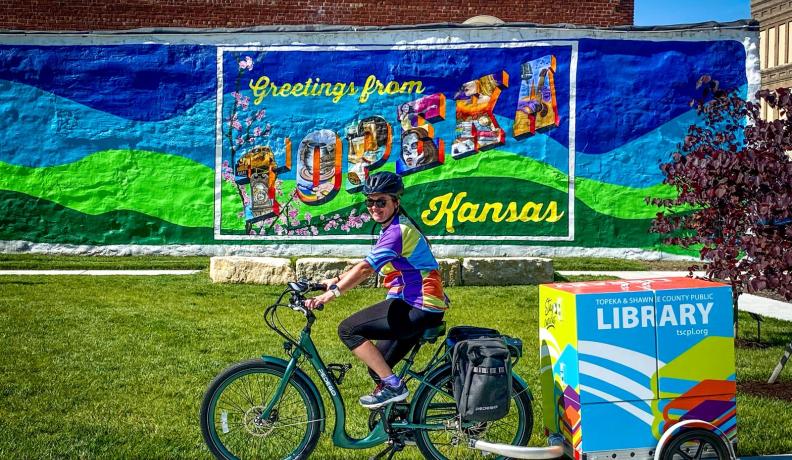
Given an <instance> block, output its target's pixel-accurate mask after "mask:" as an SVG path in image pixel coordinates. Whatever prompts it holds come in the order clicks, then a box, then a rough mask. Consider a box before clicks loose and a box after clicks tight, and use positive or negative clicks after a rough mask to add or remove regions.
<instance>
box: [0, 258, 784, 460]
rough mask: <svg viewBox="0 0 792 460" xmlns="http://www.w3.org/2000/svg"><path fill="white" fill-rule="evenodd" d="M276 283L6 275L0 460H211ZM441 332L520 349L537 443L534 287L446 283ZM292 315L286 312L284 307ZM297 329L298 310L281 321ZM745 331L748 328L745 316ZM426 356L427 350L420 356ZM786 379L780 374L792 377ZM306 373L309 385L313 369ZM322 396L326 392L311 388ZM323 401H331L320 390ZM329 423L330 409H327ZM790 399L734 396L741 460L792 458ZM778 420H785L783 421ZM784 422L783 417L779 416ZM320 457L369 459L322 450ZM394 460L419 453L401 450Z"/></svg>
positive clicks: (765, 330) (323, 446)
mask: <svg viewBox="0 0 792 460" xmlns="http://www.w3.org/2000/svg"><path fill="white" fill-rule="evenodd" d="M279 290H280V289H279V288H278V287H272V286H252V285H214V284H212V283H211V282H210V281H209V279H208V275H207V273H206V272H202V273H199V274H196V275H191V276H158V277H85V276H50V277H43V276H42V277H36V276H25V277H21V276H20V277H17V276H3V277H0V343H2V344H3V348H2V354H0V376H2V377H0V433H2V435H1V436H0V458H52V457H57V458H75V457H78V458H208V457H209V453H208V450H207V449H206V447H205V446H204V444H203V440H202V438H201V435H200V430H199V424H198V411H199V406H200V402H201V398H202V395H203V391H204V389H205V387H206V386H207V384H208V383H209V382H210V381H211V379H212V378H213V377H214V375H216V374H217V373H218V372H220V371H221V370H222V369H223V368H224V367H226V366H227V365H229V364H231V363H233V362H237V361H241V360H245V359H248V358H251V357H255V356H259V355H261V354H273V355H281V354H282V347H281V340H279V339H278V338H277V336H275V334H274V333H271V332H270V331H269V330H268V329H266V327H265V326H264V324H263V321H262V319H261V314H262V312H263V306H264V305H267V304H269V303H271V302H273V301H274V300H275V295H276V294H277V293H278V292H279ZM448 291H449V295H450V296H451V297H452V298H453V299H454V305H453V308H452V309H451V310H450V311H449V313H448V314H447V316H446V320H447V323H448V324H449V325H458V324H475V325H479V326H488V327H495V328H497V329H499V330H501V331H502V332H504V333H506V334H509V335H514V336H519V337H521V338H522V339H523V340H524V343H525V350H526V356H525V357H524V358H523V360H522V361H521V362H520V364H519V365H518V367H517V372H518V373H520V374H521V375H522V376H523V377H524V378H525V379H526V380H527V381H528V384H529V385H530V387H531V389H532V390H533V392H534V395H535V398H536V399H535V404H534V410H535V414H536V420H535V421H536V425H535V428H534V435H533V438H532V443H533V444H534V445H544V438H543V435H542V434H541V432H542V429H541V422H540V420H541V418H540V417H541V403H540V401H541V398H540V388H539V381H538V376H537V368H538V357H537V348H538V346H537V345H536V344H537V343H538V337H537V321H538V308H537V303H538V289H537V288H536V287H535V286H514V287H460V288H449V289H448ZM382 295H383V293H382V291H381V290H378V289H357V290H354V291H353V292H351V293H349V294H347V295H345V296H344V297H342V298H341V299H339V300H338V301H336V302H335V303H333V304H331V305H329V306H328V308H326V309H325V311H323V312H319V313H318V316H319V320H318V321H317V324H316V325H315V327H314V338H315V341H316V342H317V345H318V347H319V349H320V350H321V352H322V353H323V358H324V360H325V362H354V361H353V357H352V355H351V353H350V352H348V351H347V350H346V349H345V348H344V347H343V346H342V344H341V343H340V341H339V339H338V338H337V336H336V326H337V324H338V322H339V321H340V320H341V319H343V318H344V317H346V316H347V315H349V314H350V313H351V312H353V311H355V310H356V309H357V308H359V306H362V305H367V304H370V303H373V302H375V301H377V300H379V299H380V298H381V297H382ZM284 313H289V312H284ZM282 318H283V319H284V320H285V323H286V325H287V326H289V327H290V328H292V330H295V329H296V328H297V327H298V326H299V325H300V324H301V323H300V319H301V317H300V316H299V315H297V314H285V315H284V316H283V317H282ZM740 320H741V324H742V328H741V331H742V334H745V335H746V336H747V337H748V338H753V335H754V334H755V329H754V325H753V324H754V323H753V322H752V321H751V320H750V318H749V317H748V316H745V317H742V316H741V317H740ZM762 338H763V341H766V342H768V343H770V344H771V346H770V347H769V348H766V349H738V350H737V369H738V370H737V376H738V382H744V381H747V380H749V379H750V380H759V381H763V380H766V379H767V377H768V376H769V374H770V371H771V370H772V368H773V366H774V365H775V363H776V360H777V359H778V357H779V356H780V354H781V351H782V349H783V347H784V344H785V343H787V342H789V341H790V339H792V328H790V323H785V322H781V321H775V320H770V319H767V320H766V321H765V323H764V324H763V326H762ZM428 351H429V350H424V354H427V353H428ZM791 374H792V371H791V370H789V369H787V370H785V372H784V373H783V374H782V379H783V380H784V381H785V382H787V383H788V382H789V381H790V380H792V375H791ZM309 375H310V376H312V377H313V378H316V376H315V373H313V371H309ZM319 386H320V387H321V385H319ZM370 389H371V385H370V383H369V380H368V376H367V374H366V372H365V370H364V369H363V367H362V365H360V364H357V363H355V367H354V368H353V370H352V371H350V373H349V374H348V375H347V379H346V380H345V381H344V384H343V385H342V386H341V390H342V393H343V394H344V396H345V397H346V399H347V409H348V414H349V416H350V420H349V421H348V431H349V432H350V434H353V435H357V436H361V435H362V434H363V433H364V430H365V423H366V418H367V416H368V411H367V410H365V409H363V408H361V407H359V406H358V405H357V404H356V403H355V400H356V399H357V397H358V396H359V395H361V394H363V393H365V392H368V391H370ZM324 397H325V403H326V404H327V403H329V397H328V396H327V394H326V393H325V394H324ZM327 409H328V411H329V413H330V414H332V408H331V407H329V406H328V408H327ZM791 413H792V403H790V402H789V401H782V400H780V399H775V398H770V397H760V396H751V395H742V394H740V395H738V417H739V427H738V434H739V439H740V444H739V448H740V453H741V454H742V455H754V454H762V453H784V452H792V426H790V424H789V423H788V414H791ZM785 414H786V415H785ZM785 419H786V420H785ZM331 428H332V423H330V424H329V425H328V427H327V431H326V432H325V434H324V435H323V437H322V440H321V442H320V444H319V447H318V450H317V451H316V452H315V455H314V457H315V458H322V459H326V458H330V459H345V460H348V459H352V458H367V457H368V456H369V455H372V454H373V453H375V452H376V450H368V451H345V450H341V449H336V448H333V446H332V445H331V443H330V441H329V431H330V430H331ZM397 458H420V454H419V453H418V451H417V449H416V448H414V447H408V448H407V450H406V451H405V453H404V454H401V455H400V456H398V457H397Z"/></svg>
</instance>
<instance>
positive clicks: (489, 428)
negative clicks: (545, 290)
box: [200, 280, 547, 459]
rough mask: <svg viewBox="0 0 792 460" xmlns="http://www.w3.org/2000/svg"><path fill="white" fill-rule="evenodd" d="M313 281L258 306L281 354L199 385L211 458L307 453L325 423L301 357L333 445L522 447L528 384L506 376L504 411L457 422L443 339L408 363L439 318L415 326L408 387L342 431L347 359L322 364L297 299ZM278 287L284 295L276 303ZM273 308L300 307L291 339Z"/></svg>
mask: <svg viewBox="0 0 792 460" xmlns="http://www.w3.org/2000/svg"><path fill="white" fill-rule="evenodd" d="M318 290H322V291H323V290H325V286H323V285H320V284H315V283H310V282H308V281H305V280H300V281H296V282H290V283H288V286H287V288H286V290H285V291H284V292H283V293H282V294H281V295H280V297H279V298H278V301H277V302H276V303H275V304H274V305H272V306H270V307H268V308H267V309H266V311H265V313H264V319H265V322H266V324H267V326H268V327H269V328H270V329H272V330H273V331H275V332H276V333H277V334H279V335H280V336H282V337H283V338H284V339H285V342H284V344H283V347H284V351H285V353H286V355H287V356H288V359H282V358H277V357H273V356H262V357H261V358H259V359H252V360H249V361H244V362H241V363H238V364H235V365H232V366H230V367H229V368H227V369H226V370H224V371H223V372H221V373H220V374H219V375H218V376H217V377H215V379H214V380H213V381H212V383H211V384H210V385H209V387H208V389H207V390H206V394H205V395H204V399H203V403H202V405H201V415H200V417H201V432H202V434H203V438H204V441H205V442H206V445H207V446H208V447H209V450H210V451H211V452H212V453H213V454H214V455H215V456H216V457H217V458H223V459H232V458H244V459H247V458H286V459H303V458H307V457H308V455H309V454H310V453H311V452H312V451H313V449H314V448H315V447H316V444H317V442H318V441H319V436H320V435H321V433H322V432H323V431H324V429H325V424H326V412H325V406H324V402H323V400H322V396H321V394H320V393H319V389H318V388H317V386H316V384H315V383H314V382H313V380H311V378H310V377H309V376H308V375H307V374H306V373H305V371H304V370H303V369H301V368H300V364H301V362H305V361H306V360H307V362H309V363H310V364H311V366H312V367H313V368H314V370H315V371H316V373H317V374H318V376H319V378H320V379H321V381H322V382H323V383H324V386H325V388H326V390H327V392H328V393H329V395H330V398H331V400H332V403H333V406H334V408H335V427H334V429H333V435H332V436H333V438H332V439H333V443H334V444H335V445H336V446H338V447H341V448H344V449H366V448H371V447H375V446H378V445H381V444H386V448H385V449H384V450H383V451H382V452H380V453H379V454H378V455H376V456H375V457H373V458H383V457H385V456H386V455H387V458H392V457H393V455H394V454H395V453H397V452H399V451H401V450H402V449H404V447H405V445H407V444H412V443H415V444H416V445H417V446H418V448H419V449H420V451H421V453H422V454H423V455H424V456H425V457H426V458H429V459H461V458H474V457H479V456H481V455H482V454H483V453H482V452H481V450H485V451H487V450H488V451H489V452H490V453H496V454H502V455H508V456H514V455H513V454H512V451H511V450H509V448H516V449H522V450H523V451H526V450H531V449H532V448H526V447H517V446H525V445H526V444H527V443H528V440H529V439H530V437H531V431H532V429H533V410H532V407H531V402H532V396H531V392H530V390H529V389H528V386H527V385H526V384H525V381H523V379H522V378H520V377H519V376H518V375H517V374H513V375H512V377H513V379H512V404H511V405H510V411H509V413H508V415H507V416H506V417H504V418H502V419H500V420H497V421H495V422H486V423H484V422H478V423H476V422H467V421H464V420H462V419H461V418H460V417H459V415H458V414H457V410H456V405H455V402H454V397H453V393H452V390H451V380H452V379H451V363H450V361H451V358H450V348H449V347H448V346H447V345H445V343H444V342H443V341H441V343H440V344H439V346H438V347H437V349H436V351H435V352H434V355H433V356H432V358H431V359H430V361H429V362H428V364H426V366H425V367H424V368H423V369H421V370H413V369H412V367H413V365H414V358H415V356H416V355H417V353H418V351H419V350H420V348H421V346H422V345H423V344H425V343H434V342H436V341H437V340H438V339H439V338H441V337H442V336H443V335H444V334H445V324H444V323H443V324H441V325H440V326H438V327H435V328H433V329H429V330H427V331H425V332H424V334H423V336H422V337H421V339H420V341H419V342H418V343H417V344H416V345H415V346H414V347H413V349H412V350H411V352H410V353H409V354H408V356H407V357H406V358H405V359H404V360H403V362H402V364H401V368H400V369H399V372H398V373H399V376H400V377H401V378H402V379H403V380H405V381H410V380H413V379H414V380H415V381H416V382H417V389H416V390H415V393H414V396H413V397H412V398H411V399H410V400H408V401H403V402H400V403H392V404H388V405H386V406H384V407H382V408H380V409H378V410H376V411H372V413H371V416H370V417H369V428H370V432H369V433H368V434H367V435H366V436H365V437H363V438H362V439H354V438H352V437H350V436H349V435H348V434H347V431H346V410H345V406H344V400H343V398H342V396H341V392H340V391H339V389H338V384H340V383H341V382H342V381H343V379H344V375H345V373H346V372H347V371H348V370H349V368H351V366H350V365H348V364H327V365H325V363H324V362H323V361H322V358H321V357H320V355H319V352H318V351H317V349H316V347H315V345H314V342H313V340H312V339H311V327H312V326H313V324H314V322H315V321H316V316H315V315H314V313H313V311H311V310H308V309H306V308H305V307H304V305H303V302H304V301H305V295H306V294H307V293H309V292H311V291H318ZM287 296H288V302H284V299H285V298H286V297H287ZM282 307H286V308H289V309H291V310H293V311H297V312H299V313H301V314H302V315H304V316H305V319H306V324H305V327H304V328H303V329H302V331H301V332H300V336H299V339H298V340H296V341H295V340H294V339H292V338H291V337H289V336H288V335H287V334H286V333H284V331H282V330H281V327H279V325H278V319H277V312H278V311H279V309H281V308H282ZM509 348H510V350H511V353H512V355H513V359H514V362H516V360H517V359H519V356H520V355H521V353H522V345H521V343H520V342H519V341H518V340H513V341H512V343H511V344H510V346H509ZM303 357H304V358H305V359H303V360H301V358H303ZM536 450H541V449H536ZM523 458H525V457H523ZM534 458H542V457H541V456H539V457H534ZM545 458H547V457H545Z"/></svg>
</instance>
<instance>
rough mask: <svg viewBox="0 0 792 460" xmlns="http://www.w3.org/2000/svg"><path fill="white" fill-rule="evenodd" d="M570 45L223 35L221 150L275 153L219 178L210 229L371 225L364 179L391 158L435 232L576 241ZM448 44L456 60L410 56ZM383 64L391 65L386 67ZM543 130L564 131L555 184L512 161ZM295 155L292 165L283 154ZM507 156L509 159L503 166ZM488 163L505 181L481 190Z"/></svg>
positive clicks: (389, 165)
mask: <svg viewBox="0 0 792 460" xmlns="http://www.w3.org/2000/svg"><path fill="white" fill-rule="evenodd" d="M576 45H577V44H576V43H574V42H572V43H567V42H560V43H556V44H553V46H548V45H541V46H539V45H536V44H532V43H525V44H519V45H514V44H512V45H509V46H502V45H498V46H494V47H490V48H482V47H481V46H477V47H468V48H464V47H459V46H455V47H453V48H448V47H443V46H439V47H438V46H422V47H414V48H411V49H404V50H387V49H383V50H378V51H377V52H368V51H367V52H352V51H335V50H329V51H326V52H319V53H310V54H307V55H306V53H303V52H299V51H284V50H280V49H278V48H272V49H268V48H264V47H239V48H220V49H219V51H218V56H219V59H221V60H222V62H221V64H222V65H220V66H218V69H222V72H220V73H218V82H219V84H221V85H222V87H223V93H222V96H221V97H219V99H218V107H221V108H222V121H221V123H220V124H219V125H218V135H219V137H220V138H221V141H222V149H221V151H220V152H219V153H218V160H219V161H220V162H221V164H233V163H234V162H235V158H236V155H237V154H238V152H239V151H240V150H241V149H248V151H258V150H257V149H266V151H267V152H271V155H270V157H268V158H270V159H271V161H269V162H268V163H267V164H268V166H267V169H266V170H264V169H261V172H259V173H255V172H253V173H249V172H248V170H243V171H241V172H242V173H243V174H242V175H241V177H240V169H239V167H237V171H236V175H235V177H234V178H233V181H231V180H230V179H229V180H226V183H227V184H228V185H230V184H233V185H235V186H236V188H237V193H228V192H223V193H221V194H220V197H221V199H220V200H218V201H217V202H216V203H215V205H216V207H219V208H220V210H221V213H220V218H219V219H217V220H216V221H215V237H216V238H217V239H219V240H224V239H227V240H267V239H272V238H275V239H279V238H286V239H299V238H305V237H309V238H312V237H322V236H324V235H333V236H341V235H343V236H355V235H358V238H359V237H360V236H366V235H368V232H369V231H370V229H369V228H368V227H369V226H368V225H363V224H365V223H366V221H365V219H366V218H367V215H366V214H365V212H364V209H363V208H362V207H361V202H362V201H363V197H362V196H361V194H360V191H361V189H362V184H363V182H364V181H365V179H366V177H368V176H369V175H370V174H371V173H373V172H376V171H377V170H391V171H394V170H395V171H396V172H397V173H398V174H400V175H402V176H404V177H405V181H406V185H407V193H408V195H407V199H406V200H405V203H406V205H407V209H408V212H410V211H414V212H415V214H416V215H418V216H420V218H421V221H422V223H423V224H424V225H425V227H426V228H425V230H426V231H427V232H428V233H429V234H432V235H433V236H434V237H435V239H436V240H437V241H442V240H443V239H445V238H446V237H448V236H450V237H460V236H461V237H466V238H473V239H476V238H487V239H489V238H491V237H493V236H498V237H507V238H509V239H512V240H513V241H516V242H521V241H572V240H573V239H574V228H573V225H572V224H573V222H574V199H573V190H572V188H571V187H570V183H571V182H572V181H573V180H574V177H573V176H572V175H571V174H570V171H571V168H570V164H571V162H572V161H573V158H574V152H573V151H571V150H570V149H569V145H571V143H570V142H569V139H570V136H571V135H572V133H573V130H572V125H571V124H570V123H569V121H570V119H571V117H570V114H569V107H570V103H569V97H570V94H571V91H570V89H571V85H572V79H571V78H570V66H571V64H572V61H573V60H574V59H576ZM484 55H486V56H488V57H489V58H490V59H489V61H488V64H487V66H488V68H499V70H497V71H495V72H483V73H484V75H483V76H480V77H478V78H475V79H472V80H464V79H462V78H460V76H464V75H476V74H477V72H481V71H482V70H483V69H484V68H485V67H484V66H482V65H481V64H480V62H479V61H480V57H481V56H484ZM298 56H299V58H298ZM450 56H456V57H458V58H460V59H459V64H457V65H447V66H444V67H442V68H438V67H436V66H427V65H423V64H421V65H417V64H416V65H408V64H405V63H409V62H415V63H425V62H442V61H443V60H446V61H447V60H448V58H449V57H450ZM559 61H560V63H559ZM350 62H351V63H354V65H349V63H350ZM342 63H343V64H346V65H344V66H342V65H340V64H342ZM321 64H324V65H321ZM335 64H339V65H335ZM378 65H379V67H378ZM378 68H387V69H391V71H390V73H389V74H387V75H384V74H382V72H377V70H376V69H378ZM341 69H343V70H341ZM370 72H373V73H370ZM531 72H534V73H535V74H536V78H533V76H532V74H531ZM510 73H511V74H514V73H516V74H518V75H520V76H521V80H520V82H521V84H520V85H517V86H514V87H512V88H509V76H510ZM283 75H285V76H283ZM298 76H299V77H298ZM548 76H554V78H552V77H548ZM557 85H563V86H564V87H563V89H557V88H556V86H557ZM509 106H510V107H509ZM449 112H450V114H452V115H453V116H449ZM514 113H517V114H518V115H519V117H518V116H514V115H513V114H514ZM509 115H512V117H513V118H514V120H510V119H509V118H508V116H509ZM499 118H500V120H499ZM259 125H263V126H264V127H262V126H259ZM539 128H544V134H545V135H547V134H549V133H550V131H551V130H553V129H557V130H559V133H557V134H556V136H555V138H552V137H550V136H546V137H545V138H543V139H539V140H538V141H535V142H533V143H531V142H530V141H529V140H528V139H527V137H529V136H530V135H531V134H536V133H537V129H539ZM515 133H519V134H515ZM297 139H301V140H300V141H297ZM394 139H395V140H394ZM548 142H552V143H558V144H559V146H558V148H557V149H555V151H554V152H552V155H554V158H553V159H552V162H553V163H554V164H555V165H556V167H557V168H558V170H559V172H560V173H561V174H562V175H563V176H562V177H559V178H558V180H557V181H556V183H555V184H554V186H555V188H553V187H548V186H547V184H543V183H537V182H536V181H534V180H525V178H523V177H520V174H519V173H518V171H519V169H520V168H521V162H522V161H523V160H521V159H522V158H528V157H530V155H531V151H532V150H533V149H535V148H537V147H538V146H543V145H545V144H547V143H548ZM218 144H220V143H218ZM292 146H297V147H296V148H294V149H292ZM392 151H393V152H395V154H394V155H392V156H391V152H392ZM485 152H486V153H485ZM447 153H450V155H448V156H446V154H447ZM292 164H293V165H294V168H293V169H292V168H291V167H290V166H287V165H292ZM507 164H508V166H506V167H507V168H509V169H510V170H511V171H504V170H503V167H504V165H507ZM506 172H511V173H517V174H504V173H506ZM250 174H252V176H251V175H250ZM255 176H257V177H259V178H258V179H257V180H253V177H255ZM249 177H250V178H249ZM488 177H499V181H500V182H501V184H502V186H503V187H504V192H505V193H503V194H492V193H490V192H491V190H490V187H491V185H492V183H491V182H490V181H489V180H488V179H487V178H488ZM278 184H279V185H280V187H278V186H277V185H278ZM255 187H259V188H258V191H257V189H256V188H255ZM226 188H227V187H226ZM222 189H223V186H222V185H221V191H222ZM257 197H258V198H257ZM259 203H261V204H259ZM257 207H258V209H260V210H257ZM336 216H337V217H336Z"/></svg>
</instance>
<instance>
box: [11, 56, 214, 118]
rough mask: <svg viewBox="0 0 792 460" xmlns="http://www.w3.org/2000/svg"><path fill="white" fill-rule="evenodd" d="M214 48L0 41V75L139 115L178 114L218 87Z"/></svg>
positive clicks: (106, 109) (110, 110) (113, 110)
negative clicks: (35, 44) (3, 42)
mask: <svg viewBox="0 0 792 460" xmlns="http://www.w3.org/2000/svg"><path fill="white" fill-rule="evenodd" d="M216 60H217V51H216V48H215V47H213V46H198V45H144V44H139V45H138V44H136V45H113V46H11V45H3V46H0V79H5V80H10V81H16V82H20V83H25V84H28V85H31V86H35V87H37V88H40V89H43V90H45V91H48V92H51V93H54V94H57V95H60V96H63V97H65V98H68V99H72V100H74V101H76V102H79V103H80V104H84V105H87V106H89V107H92V108H94V109H97V110H101V111H104V112H108V113H111V114H113V115H116V116H118V117H121V118H127V119H130V120H139V121H159V120H165V119H168V118H172V117H174V116H177V115H180V114H182V113H184V112H185V111H186V110H188V109H189V108H190V107H193V106H194V105H195V104H197V103H199V102H200V101H205V100H207V99H209V98H211V97H213V96H214V95H215V92H216V91H217V67H216Z"/></svg>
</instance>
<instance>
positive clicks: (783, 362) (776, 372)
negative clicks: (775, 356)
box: [767, 342, 792, 383]
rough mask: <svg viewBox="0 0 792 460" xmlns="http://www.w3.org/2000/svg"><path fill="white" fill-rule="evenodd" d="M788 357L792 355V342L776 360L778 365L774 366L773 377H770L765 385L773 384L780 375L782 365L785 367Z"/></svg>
mask: <svg viewBox="0 0 792 460" xmlns="http://www.w3.org/2000/svg"><path fill="white" fill-rule="evenodd" d="M789 355H792V342H789V345H787V347H786V350H784V355H783V356H781V359H779V360H778V364H776V367H775V369H773V375H771V376H770V380H768V381H767V383H775V382H776V380H778V375H779V374H781V371H782V370H783V369H784V365H786V362H787V360H789Z"/></svg>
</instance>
